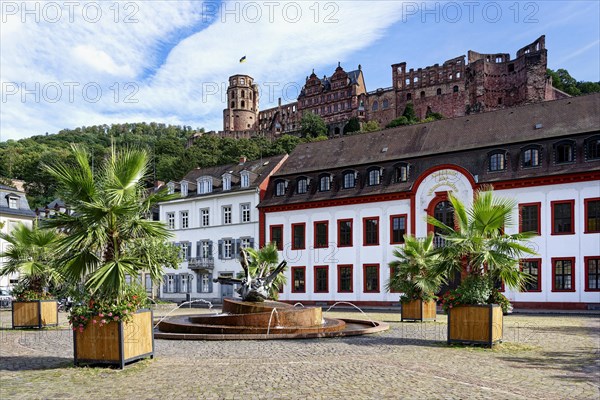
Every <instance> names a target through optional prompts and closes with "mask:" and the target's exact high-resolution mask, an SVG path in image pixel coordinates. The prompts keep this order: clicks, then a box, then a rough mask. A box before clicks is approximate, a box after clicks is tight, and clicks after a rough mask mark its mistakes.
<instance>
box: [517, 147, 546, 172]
mask: <svg viewBox="0 0 600 400" xmlns="http://www.w3.org/2000/svg"><path fill="white" fill-rule="evenodd" d="M540 153H541V151H540V148H539V147H537V146H535V147H533V146H531V147H526V148H525V149H523V151H522V153H521V154H522V163H523V168H531V167H539V166H540V165H541V164H542V160H541V154H540Z"/></svg>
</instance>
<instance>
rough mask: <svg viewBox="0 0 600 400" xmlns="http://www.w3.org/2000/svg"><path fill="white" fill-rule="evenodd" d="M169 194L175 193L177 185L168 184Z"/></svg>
mask: <svg viewBox="0 0 600 400" xmlns="http://www.w3.org/2000/svg"><path fill="white" fill-rule="evenodd" d="M167 192H168V193H169V194H173V193H175V184H174V183H173V182H169V183H167Z"/></svg>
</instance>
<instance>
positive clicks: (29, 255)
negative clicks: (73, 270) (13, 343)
mask: <svg viewBox="0 0 600 400" xmlns="http://www.w3.org/2000/svg"><path fill="white" fill-rule="evenodd" d="M0 236H1V237H2V239H4V240H6V241H7V242H8V246H7V247H6V250H5V251H4V252H3V253H2V254H0V256H1V257H4V258H5V262H4V266H3V267H2V269H0V275H10V274H15V273H17V274H19V283H18V284H17V285H16V286H15V288H14V289H13V296H14V297H15V300H14V301H13V302H12V325H13V328H43V327H46V326H56V325H58V303H57V301H56V299H55V298H54V297H53V296H52V295H51V294H50V293H49V289H50V288H51V287H52V286H53V285H55V284H56V283H57V282H59V281H60V275H59V274H58V273H57V271H56V270H54V269H53V268H52V267H51V266H50V260H51V258H52V257H51V254H52V250H53V246H54V245H55V243H56V240H57V238H58V235H57V233H56V232H55V231H53V230H48V229H39V228H38V227H37V226H36V225H34V226H33V227H32V228H29V227H27V226H25V225H24V224H19V225H17V226H16V227H15V228H14V229H13V230H12V231H11V232H10V233H8V234H4V233H2V234H0Z"/></svg>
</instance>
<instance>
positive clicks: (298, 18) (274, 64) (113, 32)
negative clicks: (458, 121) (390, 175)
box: [0, 0, 600, 140]
mask: <svg viewBox="0 0 600 400" xmlns="http://www.w3.org/2000/svg"><path fill="white" fill-rule="evenodd" d="M23 4H25V3H22V2H11V1H3V2H2V3H1V6H2V8H1V10H0V12H1V18H2V19H1V25H0V82H1V84H2V99H1V102H0V140H8V139H19V138H23V137H28V136H32V135H38V134H44V133H45V132H49V133H55V132H57V131H59V130H60V129H63V128H75V127H78V126H85V125H94V124H103V123H108V124H110V123H117V122H141V121H146V122H151V121H156V122H164V123H171V124H184V125H190V126H192V127H204V128H206V129H207V130H219V129H221V128H222V109H223V108H224V106H225V99H224V89H225V86H226V82H227V78H228V76H229V75H232V74H235V73H246V74H249V75H252V76H253V77H254V78H255V80H256V82H258V83H259V85H260V86H261V89H262V97H261V104H260V105H261V108H262V109H265V108H268V107H269V106H272V105H273V104H276V101H277V97H280V96H281V97H284V101H292V100H293V98H294V97H295V96H294V95H295V94H296V93H297V88H299V87H300V86H301V85H302V83H303V82H304V79H305V77H306V76H307V75H309V74H310V72H311V71H312V69H313V68H314V69H315V72H316V73H317V74H318V75H319V76H322V75H324V74H327V75H330V74H331V73H332V72H333V70H334V69H335V67H336V66H337V62H338V61H340V62H341V63H342V66H343V67H344V68H345V69H346V70H351V69H355V68H356V67H357V66H358V64H361V65H362V68H363V72H364V74H365V78H366V84H367V89H368V90H374V89H376V88H379V87H388V86H391V68H390V65H391V64H393V63H397V62H402V61H404V62H407V64H408V67H409V68H415V69H416V68H419V67H426V66H429V65H433V64H436V63H439V64H441V63H443V62H444V61H445V60H447V59H450V58H454V57H456V56H460V55H466V54H467V51H468V50H475V51H478V52H480V53H510V54H511V56H514V55H515V53H516V51H517V50H518V49H519V48H521V47H523V46H525V45H526V44H528V43H531V42H533V41H534V40H535V39H537V38H538V37H539V36H541V35H546V47H547V48H548V66H549V67H550V68H553V69H558V68H565V69H567V70H568V71H569V72H570V73H571V75H572V76H574V77H575V78H577V79H578V80H592V81H598V80H600V72H599V71H600V39H599V38H600V22H599V21H600V2H598V1H537V2H532V1H523V2H517V1H495V2H494V1H464V2H461V1H456V2H444V1H439V2H436V1H430V2H423V1H416V2H413V1H377V0H375V1H323V2H317V1H298V2H284V1H281V2H267V1H265V2H262V1H228V2H225V3H223V2H215V1H211V2H198V1H145V2H137V3H134V2H129V1H128V2H118V1H111V0H107V1H105V2H102V3H101V8H100V9H97V4H98V3H95V2H86V1H77V2H75V5H69V4H70V3H68V2H61V1H58V2H40V3H35V2H29V3H27V6H26V7H27V9H25V8H24V6H23ZM59 6H60V8H58V7H59ZM244 55H245V56H246V57H247V62H245V63H243V64H240V63H239V61H238V60H239V58H240V57H242V56H244ZM269 88H271V90H269ZM284 88H287V94H286V93H284V94H282V90H283V89H284Z"/></svg>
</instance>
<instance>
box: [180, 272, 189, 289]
mask: <svg viewBox="0 0 600 400" xmlns="http://www.w3.org/2000/svg"><path fill="white" fill-rule="evenodd" d="M187 289H188V276H187V274H181V275H179V293H187Z"/></svg>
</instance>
